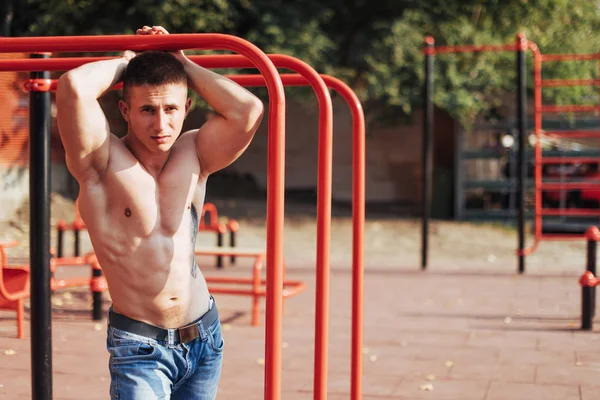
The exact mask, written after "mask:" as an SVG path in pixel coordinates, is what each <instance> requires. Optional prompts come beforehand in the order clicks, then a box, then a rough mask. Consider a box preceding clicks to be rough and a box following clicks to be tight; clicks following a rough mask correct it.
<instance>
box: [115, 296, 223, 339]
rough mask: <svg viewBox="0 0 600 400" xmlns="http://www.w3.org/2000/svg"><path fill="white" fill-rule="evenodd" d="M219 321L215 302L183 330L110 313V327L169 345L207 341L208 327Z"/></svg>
mask: <svg viewBox="0 0 600 400" xmlns="http://www.w3.org/2000/svg"><path fill="white" fill-rule="evenodd" d="M218 319H219V312H218V311H217V305H216V304H215V303H214V302H213V305H212V307H211V309H210V310H208V311H207V312H206V313H205V314H204V315H203V316H202V317H200V319H199V320H198V321H196V322H194V323H192V324H190V325H187V326H184V327H182V328H175V329H165V328H160V327H158V326H154V325H150V324H147V323H145V322H142V321H137V320H135V319H131V318H129V317H126V316H124V315H121V314H118V313H116V312H114V311H113V310H112V308H111V309H110V310H109V312H108V323H109V326H111V327H113V328H117V329H120V330H122V331H125V332H129V333H133V334H136V335H140V336H144V337H147V338H150V339H154V340H159V341H163V342H168V343H169V344H180V343H189V342H191V341H192V340H195V339H197V338H201V339H202V340H206V335H207V333H206V332H207V331H208V327H209V326H211V325H212V324H213V323H214V322H215V321H216V320H218Z"/></svg>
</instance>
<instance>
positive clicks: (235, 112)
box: [182, 59, 263, 176]
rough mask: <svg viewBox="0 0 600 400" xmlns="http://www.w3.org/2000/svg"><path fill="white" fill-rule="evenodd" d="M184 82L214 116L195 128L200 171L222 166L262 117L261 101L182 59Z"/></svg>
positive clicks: (241, 147)
mask: <svg viewBox="0 0 600 400" xmlns="http://www.w3.org/2000/svg"><path fill="white" fill-rule="evenodd" d="M182 61H183V63H184V64H183V65H184V67H185V71H186V73H187V76H188V85H189V86H190V87H191V88H192V89H193V90H194V91H196V92H197V93H198V94H199V95H201V96H202V97H203V98H204V100H206V102H207V103H208V104H209V105H210V106H211V107H212V108H213V109H214V110H215V112H216V113H217V115H215V116H214V117H213V118H211V119H209V120H208V121H207V122H206V123H205V124H204V125H203V126H202V127H201V128H200V129H199V130H198V134H197V137H196V149H197V151H198V158H199V159H200V163H201V167H202V174H203V175H205V176H206V175H208V174H210V173H212V172H215V171H218V170H220V169H222V168H225V167H226V166H228V165H229V164H231V163H232V162H233V161H235V160H236V159H237V158H238V157H239V156H240V155H241V154H242V152H243V151H244V150H245V149H246V148H247V147H248V145H249V144H250V141H251V140H252V137H253V136H254V133H255V132H256V129H257V128H258V125H259V124H260V121H261V119H262V116H263V104H262V102H261V101H260V99H258V98H257V97H256V96H254V95H253V94H252V93H250V92H249V91H247V90H246V89H244V88H243V87H241V86H239V85H238V84H237V83H235V82H233V81H231V80H229V79H227V78H225V77H224V76H221V75H219V74H216V73H214V72H212V71H209V70H207V69H205V68H202V67H200V66H199V65H196V64H195V63H193V62H192V61H190V60H188V59H183V60H182Z"/></svg>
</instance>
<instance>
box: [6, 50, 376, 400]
mask: <svg viewBox="0 0 600 400" xmlns="http://www.w3.org/2000/svg"><path fill="white" fill-rule="evenodd" d="M189 58H190V59H191V60H192V61H194V62H196V63H198V64H201V65H205V66H210V67H212V68H225V67H233V66H237V65H239V63H242V65H245V63H246V59H244V58H243V57H240V56H190V57H189ZM269 58H270V59H271V60H273V61H274V63H275V65H276V66H278V67H285V66H286V65H287V66H288V68H289V69H300V70H303V68H298V67H295V68H292V67H291V66H292V65H293V64H294V62H292V60H295V59H294V58H293V57H289V56H283V55H277V54H270V55H269ZM286 59H288V61H287V62H286V61H285V60H286ZM98 60H99V58H94V59H89V61H90V62H91V61H98ZM51 61H59V62H60V65H61V67H64V68H66V69H70V68H74V67H76V66H78V65H79V61H80V60H79V59H66V58H65V59H54V60H44V63H49V62H51ZM0 62H1V61H0ZM73 63H77V64H75V65H73ZM40 68H44V66H43V65H42V66H40ZM306 75H307V74H282V75H281V80H282V82H283V84H284V85H285V86H308V85H311V83H310V82H309V80H308V79H307V76H306ZM227 78H229V79H231V80H233V81H234V82H236V83H238V84H240V85H242V86H246V87H250V86H255V87H262V86H264V85H265V80H264V78H263V77H262V76H261V75H228V76H227ZM321 78H322V79H323V81H324V82H325V84H326V85H327V86H328V87H329V88H332V89H334V90H336V91H337V92H338V93H339V94H341V95H342V97H343V98H344V99H345V101H346V102H347V104H348V106H349V108H350V112H351V115H352V226H353V230H352V345H351V357H352V361H351V390H350V398H351V399H352V400H358V399H361V398H362V360H363V352H362V346H363V330H364V328H363V321H364V317H363V302H364V289H363V288H364V282H363V280H364V224H365V163H366V160H365V120H364V114H363V111H362V105H361V103H360V100H359V99H358V97H357V96H356V94H355V93H354V91H352V89H351V88H350V87H349V86H348V85H347V84H346V83H344V82H343V81H341V80H339V79H337V78H334V77H332V76H329V75H321ZM56 83H57V82H56V80H50V79H48V80H35V81H33V80H32V81H28V82H26V85H28V86H32V87H35V88H32V89H31V90H41V91H48V90H50V91H52V90H56ZM121 87H122V84H118V85H115V87H114V88H115V89H119V88H121ZM313 88H314V89H315V91H317V90H319V86H314V84H313ZM323 105H324V104H322V106H323ZM325 115H327V113H323V112H322V113H321V114H320V115H319V118H320V120H322V119H323V117H324V116H325ZM326 126H327V125H325V124H322V125H321V127H320V137H322V136H325V133H324V129H326ZM317 213H318V214H319V211H317ZM317 247H318V248H319V246H317ZM317 273H318V274H320V273H323V268H318V271H317ZM320 281H321V282H323V279H320ZM319 286H322V284H317V287H319ZM318 293H319V292H318V291H317V294H318ZM320 298H321V299H322V300H324V301H327V299H328V298H327V297H325V296H323V295H321V296H320ZM324 306H325V305H322V304H319V303H317V305H316V307H317V312H316V315H317V317H316V321H315V322H316V323H318V321H320V320H321V319H322V316H323V315H324V314H325V313H324V312H323V311H322V310H321V309H322V307H324ZM319 315H321V316H319ZM323 331H324V329H323V328H318V327H317V326H315V335H318V334H319V332H323ZM325 331H326V329H325ZM317 337H318V336H317ZM323 346H327V341H321V342H319V343H317V342H315V375H314V385H315V387H314V393H315V398H323V396H324V395H325V394H326V390H325V389H326V385H327V382H326V380H325V381H324V379H325V378H326V375H322V376H319V375H317V371H326V370H327V368H326V364H323V365H321V363H322V362H323V361H326V359H325V358H324V357H325V355H326V351H327V350H326V349H327V347H325V350H323ZM319 365H320V367H319Z"/></svg>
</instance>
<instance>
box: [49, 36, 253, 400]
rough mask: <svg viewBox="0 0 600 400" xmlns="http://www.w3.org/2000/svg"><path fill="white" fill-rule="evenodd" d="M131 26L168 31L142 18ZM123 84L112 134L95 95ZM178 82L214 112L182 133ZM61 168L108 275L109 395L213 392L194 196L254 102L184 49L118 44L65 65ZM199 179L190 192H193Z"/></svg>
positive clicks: (210, 327) (247, 128) (240, 142)
mask: <svg viewBox="0 0 600 400" xmlns="http://www.w3.org/2000/svg"><path fill="white" fill-rule="evenodd" d="M137 34H139V35H155V34H168V32H167V31H166V30H165V29H164V28H162V27H160V26H153V27H149V26H144V27H143V28H141V29H138V31H137ZM121 80H122V81H123V84H124V88H123V100H121V101H120V102H119V107H120V110H121V113H122V115H123V118H124V119H125V121H126V122H127V124H128V129H127V135H126V136H125V137H123V138H122V139H119V138H117V137H116V136H114V135H112V134H111V132H110V129H109V126H108V122H107V120H106V117H105V115H104V114H103V112H102V109H101V107H100V105H99V103H98V98H99V97H101V96H102V94H103V93H104V92H106V91H107V90H108V89H109V88H111V87H112V86H113V85H114V84H116V83H117V82H119V81H121ZM188 85H189V87H190V88H191V89H193V90H194V91H196V92H197V93H198V94H199V95H201V96H202V97H203V98H204V99H205V100H206V101H207V102H208V104H209V105H210V106H211V107H212V108H213V109H214V111H215V112H216V114H217V115H216V116H215V117H213V118H211V119H210V120H209V121H208V122H206V123H205V124H204V125H203V126H202V127H200V128H199V129H195V130H192V131H188V132H185V133H183V134H181V130H182V126H183V121H184V119H185V117H186V116H187V113H188V111H189V109H190V105H191V100H190V99H189V98H188V97H187V90H188ZM56 102H57V109H58V116H57V118H58V126H59V130H60V136H61V139H62V142H63V145H64V148H65V151H66V159H67V166H68V168H69V171H70V172H71V173H72V174H73V176H74V177H75V179H77V181H78V182H79V184H80V193H79V209H80V213H81V217H82V218H83V220H84V222H85V224H86V226H87V229H88V232H89V235H90V239H91V241H92V245H93V247H94V251H95V253H96V256H97V258H98V261H99V262H100V265H101V266H102V269H103V271H104V274H105V276H106V280H107V282H108V287H109V292H110V296H111V298H112V302H113V304H112V307H111V310H110V311H109V316H108V317H109V318H108V322H109V326H108V339H107V348H108V351H109V353H110V362H109V367H110V373H111V386H110V393H111V398H113V399H116V398H120V399H127V400H130V399H144V400H146V399H156V398H158V399H164V398H172V399H201V400H204V399H214V398H215V396H216V391H217V385H218V381H219V378H220V371H221V362H222V351H223V340H222V337H221V327H220V322H219V318H218V313H217V308H216V305H215V304H214V300H213V299H212V297H211V296H210V294H209V292H208V288H207V285H206V282H205V280H204V277H203V276H202V274H201V272H200V271H199V270H198V267H197V265H196V263H195V258H194V245H195V240H196V233H197V230H198V213H199V211H200V210H201V207H202V204H201V202H200V203H197V204H196V206H197V207H198V212H196V210H195V207H194V204H193V203H192V200H193V198H194V196H195V194H196V195H197V192H198V191H200V192H201V193H202V196H201V197H202V201H203V200H204V199H203V197H204V191H205V186H206V180H207V178H208V176H209V175H210V174H211V173H213V172H215V171H217V170H219V169H222V168H224V167H226V166H227V165H229V164H231V163H232V162H233V161H234V160H235V159H236V158H237V157H239V156H240V154H241V153H242V152H243V151H244V150H245V149H246V147H247V146H248V144H249V143H250V141H251V139H252V137H253V135H254V133H255V131H256V129H257V127H258V125H259V123H260V121H261V119H262V115H263V105H262V103H261V101H260V100H259V99H258V98H256V97H255V96H254V95H252V94H251V93H250V92H248V91H246V90H245V89H243V88H242V87H240V86H238V85H237V84H235V83H234V82H232V81H230V80H228V79H226V78H225V77H223V76H221V75H218V74H216V73H214V72H211V71H208V70H206V69H204V68H202V67H200V66H198V65H196V64H194V63H193V62H191V61H190V60H189V59H187V58H186V57H185V55H184V54H183V52H175V53H166V52H144V53H141V54H139V55H136V54H135V53H133V52H131V51H126V52H125V53H124V54H123V57H120V58H115V59H110V60H104V61H99V62H94V63H89V64H85V65H83V66H81V67H79V68H75V69H73V70H71V71H69V72H67V73H65V74H63V75H62V76H61V78H60V80H59V83H58V89H57V92H56ZM197 188H198V191H197V190H196V189H197Z"/></svg>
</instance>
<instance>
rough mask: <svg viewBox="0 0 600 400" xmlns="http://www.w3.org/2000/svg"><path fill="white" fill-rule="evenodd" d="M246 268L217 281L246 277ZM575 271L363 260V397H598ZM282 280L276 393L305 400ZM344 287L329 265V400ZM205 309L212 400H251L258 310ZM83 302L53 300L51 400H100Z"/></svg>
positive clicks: (10, 337)
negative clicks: (211, 342)
mask: <svg viewBox="0 0 600 400" xmlns="http://www.w3.org/2000/svg"><path fill="white" fill-rule="evenodd" d="M247 268H248V266H247V265H240V266H237V267H235V268H234V269H231V268H227V269H226V270H224V271H219V272H218V274H230V275H240V274H243V275H244V276H246V275H247V272H248V271H247ZM206 273H207V275H208V274H214V273H217V272H213V270H211V269H210V268H207V272H206ZM577 276H578V274H576V273H573V272H567V273H557V274H553V275H547V276H544V275H543V274H541V273H529V274H525V275H523V276H518V275H516V274H514V273H510V272H505V271H504V272H498V271H492V270H490V269H489V268H488V269H487V270H481V271H478V270H475V269H473V270H471V271H457V270H456V269H455V268H448V269H444V268H441V267H436V268H432V269H431V270H429V271H426V272H421V271H418V270H417V268H416V267H410V268H409V267H399V268H397V269H393V268H386V269H378V268H376V267H374V266H369V265H368V266H367V270H366V275H365V343H364V346H365V348H364V376H363V386H364V390H363V398H364V399H365V400H366V399H405V400H417V399H437V400H470V399H473V400H521V399H523V400H537V399H539V400H571V399H573V400H592V399H600V335H599V334H598V329H600V321H597V329H595V330H594V331H593V332H582V331H580V330H579V324H580V320H579V315H580V288H579V287H578V285H577ZM287 277H288V278H289V279H294V280H296V279H301V280H304V281H306V282H307V284H308V290H307V291H306V292H304V293H302V294H300V295H299V296H297V297H295V298H292V299H290V300H288V301H287V302H286V307H285V317H284V335H283V340H284V344H283V372H282V374H283V375H282V381H283V389H282V398H283V399H285V400H295V399H311V398H312V382H313V376H312V370H313V345H314V340H313V337H314V333H313V332H314V272H313V271H312V269H311V268H308V267H306V266H297V267H295V266H294V264H293V262H292V263H290V267H289V268H288V272H287ZM350 283H351V275H350V271H349V269H348V267H345V266H334V267H333V268H332V277H331V302H330V305H331V319H330V320H331V325H330V342H329V346H330V347H329V373H328V375H329V381H328V382H329V383H328V389H329V396H328V398H329V399H332V400H337V399H348V398H349V392H350V382H349V373H350V290H349V288H350ZM56 299H61V300H62V302H61V301H57V300H56ZM217 302H218V305H219V309H220V312H221V316H222V320H223V326H224V337H225V341H226V347H225V353H224V354H225V360H224V367H223V374H222V380H221V384H220V388H219V395H218V398H219V399H261V398H263V367H264V366H263V363H264V314H263V315H262V316H261V319H262V321H261V322H262V323H263V325H261V326H260V327H259V328H252V327H251V326H250V325H249V322H250V314H249V307H250V300H249V298H241V297H233V296H226V295H219V296H217ZM108 304H109V302H108V301H106V304H105V307H106V308H107V307H108ZM263 306H264V304H263ZM89 307H90V298H89V296H88V295H87V293H85V292H74V293H71V296H66V297H65V295H64V292H57V293H56V295H55V306H54V308H55V312H54V319H53V373H54V375H53V393H54V398H55V399H83V398H85V399H105V398H107V397H108V385H109V376H108V370H107V361H108V356H107V353H106V350H105V327H106V321H101V322H100V323H95V322H94V321H91V320H90V318H89V313H88V309H89ZM15 334H16V326H15V323H14V316H13V314H12V313H9V312H6V311H2V312H0V385H1V386H0V398H6V399H29V398H31V393H30V391H31V389H30V386H31V385H30V379H31V378H30V352H29V335H28V337H27V339H26V340H18V339H15V338H14V336H15Z"/></svg>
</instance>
